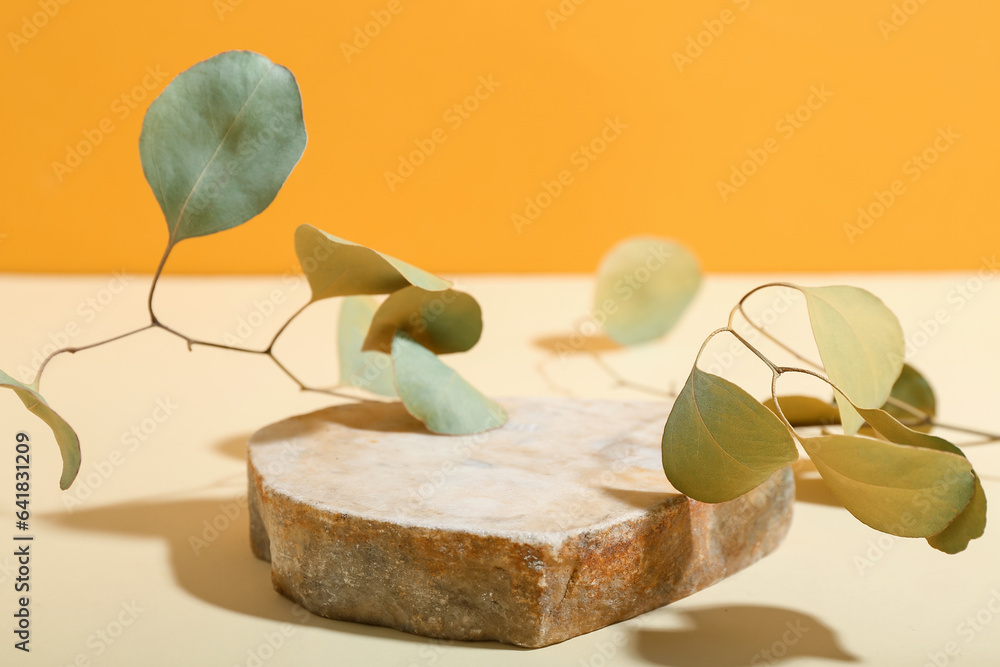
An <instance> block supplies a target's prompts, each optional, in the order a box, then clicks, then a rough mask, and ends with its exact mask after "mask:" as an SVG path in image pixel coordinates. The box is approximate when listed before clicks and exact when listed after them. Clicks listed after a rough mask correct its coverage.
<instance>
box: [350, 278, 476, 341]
mask: <svg viewBox="0 0 1000 667" xmlns="http://www.w3.org/2000/svg"><path fill="white" fill-rule="evenodd" d="M397 330H398V331H405V332H406V333H408V334H409V335H410V337H411V338H413V340H415V341H417V342H418V343H420V344H421V345H423V346H424V347H426V348H427V349H428V350H430V351H431V352H433V353H434V354H448V353H451V352H465V351H466V350H470V349H472V346H474V345H475V344H476V343H477V342H479V336H480V335H481V334H482V333H483V312H482V309H480V307H479V304H478V303H477V302H476V300H475V299H474V298H472V297H471V296H470V295H468V294H466V293H465V292H459V291H458V290H453V289H447V290H442V291H440V292H428V291H427V290H425V289H422V288H420V287H413V286H410V287H404V288H403V289H401V290H399V291H398V292H393V293H392V294H390V295H389V298H388V299H386V300H385V301H384V302H383V303H382V305H381V306H379V309H378V311H376V313H375V317H374V318H373V320H372V324H371V328H370V329H369V330H368V337H367V338H366V339H365V343H364V348H363V349H365V350H377V351H380V352H391V351H392V339H393V336H394V335H395V334H396V331H397Z"/></svg>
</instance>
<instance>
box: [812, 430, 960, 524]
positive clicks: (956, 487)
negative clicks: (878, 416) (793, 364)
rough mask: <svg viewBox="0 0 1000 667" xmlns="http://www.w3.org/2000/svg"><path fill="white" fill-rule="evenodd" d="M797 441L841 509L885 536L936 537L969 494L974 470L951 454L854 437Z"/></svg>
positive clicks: (821, 437) (816, 438) (838, 436)
mask: <svg viewBox="0 0 1000 667" xmlns="http://www.w3.org/2000/svg"><path fill="white" fill-rule="evenodd" d="M917 435H923V434H917ZM801 442H802V446H803V447H804V448H805V450H806V452H807V453H808V454H809V457H810V458H811V459H812V461H813V463H814V464H815V465H816V469H817V470H818V471H819V474H820V475H821V476H822V477H823V481H825V482H826V484H827V486H828V487H829V488H830V490H831V491H832V492H833V493H834V495H836V496H837V498H838V499H839V500H840V502H842V503H843V505H844V507H846V508H847V510H848V511H849V512H850V513H851V514H853V515H854V516H855V517H857V519H858V520H860V521H861V522H862V523H865V524H867V525H869V526H871V527H872V528H875V529H876V530H881V531H882V532H885V533H890V534H892V535H899V536H900V537H930V536H932V535H937V534H938V533H940V532H942V531H943V530H945V529H946V528H947V527H948V526H949V524H951V523H952V522H953V521H954V520H955V519H956V517H958V515H959V514H960V513H961V512H962V511H963V510H964V509H965V508H966V506H967V505H968V504H969V501H970V500H971V499H972V496H973V491H974V488H975V477H974V475H973V473H972V466H971V465H970V464H969V462H968V461H967V460H966V459H965V458H964V457H963V456H961V455H957V454H954V453H952V452H950V451H941V450H938V449H928V448H925V447H914V446H910V445H904V444H895V443H892V442H885V441H882V440H875V439H873V438H866V437H862V436H856V435H854V436H851V435H825V436H819V437H815V438H802V440H801Z"/></svg>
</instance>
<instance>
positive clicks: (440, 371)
mask: <svg viewBox="0 0 1000 667" xmlns="http://www.w3.org/2000/svg"><path fill="white" fill-rule="evenodd" d="M392 362H393V367H394V369H395V372H396V391H397V392H398V393H399V398H400V399H401V400H402V401H403V406H404V407H405V408H406V410H407V412H409V413H410V414H411V415H413V416H414V417H416V418H417V419H419V420H420V421H422V422H423V423H424V424H425V425H426V426H427V429H428V430H429V431H432V432H433V433H443V434H446V435H471V434H473V433H480V432H482V431H489V430H491V429H494V428H498V427H500V426H503V425H504V423H506V421H507V412H506V411H505V410H504V409H503V408H502V407H501V406H500V404H499V403H497V402H496V401H493V400H492V399H489V398H487V397H486V396H483V395H482V394H481V393H479V391H478V390H477V389H476V388H475V387H473V386H472V385H471V384H469V383H468V382H466V381H465V380H464V379H463V378H462V377H461V376H460V375H459V374H458V373H456V372H455V371H454V370H453V369H451V368H449V367H448V366H445V365H444V364H443V363H441V361H440V360H439V359H438V358H437V357H436V356H434V353H433V352H431V351H430V350H428V349H427V348H425V347H424V346H423V345H421V344H420V343H417V342H416V341H414V340H413V339H412V338H410V336H409V335H408V334H407V333H406V332H403V331H397V332H396V335H395V337H394V338H393V342H392Z"/></svg>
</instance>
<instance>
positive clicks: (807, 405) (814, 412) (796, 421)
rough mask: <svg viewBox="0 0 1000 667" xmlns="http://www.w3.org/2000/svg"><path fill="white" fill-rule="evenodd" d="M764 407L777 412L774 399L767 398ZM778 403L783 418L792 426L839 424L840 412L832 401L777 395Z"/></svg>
mask: <svg viewBox="0 0 1000 667" xmlns="http://www.w3.org/2000/svg"><path fill="white" fill-rule="evenodd" d="M763 403H764V407H765V408H767V409H768V410H770V411H771V412H773V413H774V414H778V411H777V409H776V408H775V405H774V399H773V398H768V399H767V400H765V401H764V402H763ZM778 404H779V405H780V406H781V412H782V414H784V415H785V419H787V420H788V423H789V424H791V425H792V426H832V425H836V424H840V412H839V411H838V410H837V406H836V405H834V404H833V403H827V402H826V401H823V400H821V399H818V398H815V397H814V396H779V397H778Z"/></svg>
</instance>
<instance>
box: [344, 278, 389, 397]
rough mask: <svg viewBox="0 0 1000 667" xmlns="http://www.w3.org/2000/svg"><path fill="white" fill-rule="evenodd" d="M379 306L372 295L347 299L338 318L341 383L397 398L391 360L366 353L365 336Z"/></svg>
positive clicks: (379, 354) (382, 354)
mask: <svg viewBox="0 0 1000 667" xmlns="http://www.w3.org/2000/svg"><path fill="white" fill-rule="evenodd" d="M377 309H378V303H376V301H375V299H374V298H372V297H370V296H349V297H345V298H344V300H343V301H342V302H341V304H340V316H339V317H338V318H337V358H338V360H339V366H340V383H341V384H345V385H350V386H352V387H358V388H360V389H364V390H366V391H370V392H372V393H373V394H379V395H380V396H392V397H395V396H396V385H395V381H394V379H393V377H392V360H391V359H390V358H389V355H387V354H384V353H382V352H363V351H362V350H361V347H362V345H363V344H364V342H365V333H366V332H367V331H368V329H369V327H371V324H372V317H373V316H374V315H375V311H376V310H377Z"/></svg>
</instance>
